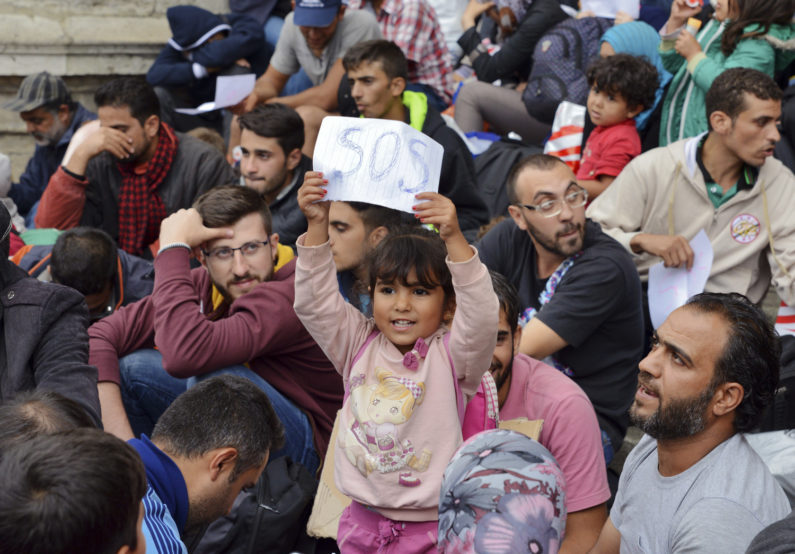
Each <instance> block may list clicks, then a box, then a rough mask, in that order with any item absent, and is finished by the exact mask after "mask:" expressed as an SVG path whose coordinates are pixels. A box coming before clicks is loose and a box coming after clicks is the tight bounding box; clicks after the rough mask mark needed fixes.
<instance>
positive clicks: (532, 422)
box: [499, 417, 544, 441]
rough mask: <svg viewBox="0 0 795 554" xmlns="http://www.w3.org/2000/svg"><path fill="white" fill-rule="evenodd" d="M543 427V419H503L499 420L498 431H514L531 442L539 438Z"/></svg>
mask: <svg viewBox="0 0 795 554" xmlns="http://www.w3.org/2000/svg"><path fill="white" fill-rule="evenodd" d="M543 426H544V420H543V419H527V418H526V417H518V418H516V419H503V420H500V427H499V428H500V429H507V430H508V431H516V432H517V433H521V434H523V435H525V436H528V437H530V438H531V439H533V440H536V441H537V440H538V437H540V436H541V429H542V427H543Z"/></svg>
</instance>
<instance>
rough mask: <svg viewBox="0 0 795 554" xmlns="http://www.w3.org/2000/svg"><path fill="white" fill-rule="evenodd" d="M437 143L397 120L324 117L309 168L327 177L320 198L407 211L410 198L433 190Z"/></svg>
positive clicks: (435, 188) (439, 157) (440, 152)
mask: <svg viewBox="0 0 795 554" xmlns="http://www.w3.org/2000/svg"><path fill="white" fill-rule="evenodd" d="M443 154H444V149H443V148H442V145H441V144H439V143H438V142H436V141H435V140H433V139H432V138H430V137H429V136H427V135H424V134H423V133H420V132H419V131H417V130H416V129H413V128H411V127H410V126H409V125H406V124H405V123H403V122H401V121H392V120H385V119H365V118H357V117H337V116H333V117H326V118H324V119H323V123H322V124H321V126H320V133H318V137H317V142H316V143H315V153H314V156H313V165H314V169H315V171H322V172H323V176H324V177H325V178H326V179H328V186H327V187H326V190H327V191H328V194H327V195H326V197H325V198H324V200H345V201H354V202H368V203H370V204H378V205H380V206H386V207H387V208H393V209H395V210H402V211H404V212H408V213H412V210H411V207H412V206H414V205H416V204H417V200H416V198H414V195H415V194H417V193H420V192H426V191H431V192H437V191H438V190H439V175H440V173H441V171H442V155H443Z"/></svg>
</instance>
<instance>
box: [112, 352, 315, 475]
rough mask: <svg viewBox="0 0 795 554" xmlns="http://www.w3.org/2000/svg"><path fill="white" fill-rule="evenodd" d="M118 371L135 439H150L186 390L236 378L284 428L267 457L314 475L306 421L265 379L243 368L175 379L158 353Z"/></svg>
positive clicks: (130, 360)
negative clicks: (258, 393)
mask: <svg viewBox="0 0 795 554" xmlns="http://www.w3.org/2000/svg"><path fill="white" fill-rule="evenodd" d="M119 370H120V372H121V384H122V386H121V389H122V400H123V401H124V409H125V410H126V411H127V417H128V419H129V420H130V425H131V426H132V429H133V432H134V433H135V436H136V437H137V436H140V435H141V433H146V434H147V435H151V433H152V429H153V428H154V425H155V422H157V419H158V418H159V417H160V415H161V414H162V413H163V412H164V411H165V410H166V408H168V406H169V404H171V402H173V401H174V399H175V398H176V397H177V396H179V395H180V394H181V393H183V392H185V390H186V389H187V388H188V387H189V386H192V385H194V384H196V383H197V382H199V381H201V380H203V379H208V378H210V377H214V376H216V375H223V374H232V375H239V376H241V377H245V378H246V379H248V380H249V381H251V382H253V383H254V384H255V385H257V387H259V388H260V389H261V390H262V391H263V392H264V393H265V394H266V395H267V396H268V399H269V400H270V401H271V405H272V406H273V410H274V411H275V412H276V416H277V417H278V418H279V421H281V422H282V425H284V441H285V442H284V447H283V448H281V449H280V450H277V451H275V452H271V454H270V457H271V458H273V459H276V458H278V457H280V456H283V455H288V456H290V458H292V459H293V460H294V461H296V462H299V463H301V464H303V466H304V467H306V468H307V469H308V470H309V471H310V472H311V473H314V472H315V471H317V468H318V465H319V464H320V459H319V457H318V454H317V452H316V451H315V445H314V440H313V439H314V435H313V433H312V426H311V424H310V423H309V418H308V417H307V416H306V414H304V413H303V412H302V411H301V409H300V408H298V407H297V406H296V405H295V404H293V403H292V402H291V401H290V400H288V399H287V398H286V397H285V396H284V395H282V394H281V393H280V392H279V391H277V390H276V389H275V388H273V387H272V386H271V385H270V384H269V383H268V382H267V381H265V379H263V378H262V377H260V376H259V375H257V374H256V373H254V372H253V371H251V370H250V369H248V368H247V367H245V366H242V365H239V366H231V367H227V368H223V369H219V370H217V371H213V372H210V373H207V374H205V375H202V376H200V377H191V378H189V379H178V378H176V377H172V376H171V375H169V374H168V373H167V372H166V371H165V370H164V369H163V358H162V356H161V354H160V352H158V351H157V350H149V349H145V350H138V351H136V352H133V353H132V354H129V355H127V356H125V357H124V358H122V359H121V360H119Z"/></svg>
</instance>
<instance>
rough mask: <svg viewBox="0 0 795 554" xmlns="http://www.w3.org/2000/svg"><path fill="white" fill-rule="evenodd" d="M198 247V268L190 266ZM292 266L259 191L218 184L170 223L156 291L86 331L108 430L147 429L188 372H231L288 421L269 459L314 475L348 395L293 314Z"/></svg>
mask: <svg viewBox="0 0 795 554" xmlns="http://www.w3.org/2000/svg"><path fill="white" fill-rule="evenodd" d="M191 252H196V253H197V254H198V258H199V261H200V263H201V265H202V267H200V268H196V269H193V270H191V268H190V255H191ZM294 271H295V259H294V255H293V252H292V250H291V249H290V248H288V247H284V246H282V245H280V244H279V235H278V234H276V233H272V223H271V215H270V211H269V209H268V205H267V202H266V201H265V200H264V198H263V197H262V196H261V195H260V194H259V193H258V192H257V191H255V190H254V189H251V188H247V187H241V186H223V187H216V188H214V189H212V190H210V191H208V192H207V193H205V194H204V195H202V196H201V197H199V199H198V200H197V201H196V203H195V204H194V206H193V208H191V209H189V210H180V211H178V212H176V213H174V214H172V215H171V216H169V217H168V218H166V219H165V220H163V223H162V225H161V227H160V250H159V252H158V254H157V257H156V258H155V285H154V291H153V292H152V295H151V296H148V297H146V298H144V299H143V300H141V301H140V302H137V303H135V304H132V305H130V306H128V307H125V308H122V309H120V310H119V311H118V312H116V313H114V314H113V315H111V316H109V317H107V318H106V319H104V320H102V321H100V322H98V323H97V324H95V325H94V326H92V327H91V329H89V337H90V343H89V348H90V350H89V359H90V363H92V364H94V365H96V366H97V368H98V369H99V396H100V404H101V407H102V421H103V424H104V426H105V429H106V430H107V431H109V432H111V433H113V434H115V435H117V436H119V437H121V438H123V439H130V438H133V436H136V437H137V436H139V435H140V434H141V433H145V434H148V433H149V432H150V431H151V429H152V427H153V425H154V422H155V421H157V418H158V417H159V416H160V414H161V413H162V412H163V411H165V409H166V408H167V407H168V405H169V404H170V403H171V401H173V400H174V398H176V397H177V396H178V395H179V393H181V392H183V391H184V390H185V389H186V387H187V386H188V385H189V384H190V383H191V382H192V380H194V379H204V378H206V377H208V376H211V375H217V374H218V373H234V374H237V375H242V376H244V377H246V378H248V379H250V380H251V381H253V382H254V384H256V385H257V386H259V387H260V388H261V389H262V390H263V391H265V393H266V394H267V395H268V398H269V399H270V401H271V404H272V405H273V407H274V410H275V411H276V415H277V416H278V417H279V419H280V420H281V422H282V424H283V425H284V427H285V439H286V440H285V446H284V448H283V449H281V450H280V451H278V452H274V453H273V455H272V456H271V457H272V458H274V459H275V458H278V457H279V456H281V455H283V454H287V455H289V456H290V457H291V458H292V459H293V460H294V461H296V462H299V463H301V464H303V465H304V466H305V467H306V468H307V469H308V470H309V471H310V472H314V471H315V470H316V469H317V467H318V464H319V460H320V459H321V458H322V457H323V456H324V454H325V450H326V446H327V444H328V440H329V436H330V434H331V428H332V425H333V423H334V416H335V414H336V411H337V410H338V409H339V408H340V406H341V405H342V393H343V391H342V381H341V379H340V377H339V375H338V374H337V372H336V371H335V370H334V368H333V366H332V365H331V363H330V362H329V361H328V359H327V358H326V357H325V355H324V354H323V352H322V351H321V350H320V348H319V347H318V346H317V344H316V343H315V342H314V340H313V339H312V338H311V337H310V336H309V334H308V333H307V332H306V330H305V329H304V327H303V325H301V323H300V321H299V320H298V318H297V316H296V315H295V311H294V310H293V298H294V287H293V281H294ZM155 347H156V348H157V350H153V348H155ZM189 378H190V379H189ZM198 416H200V414H197V417H198Z"/></svg>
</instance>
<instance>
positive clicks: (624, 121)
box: [577, 54, 658, 199]
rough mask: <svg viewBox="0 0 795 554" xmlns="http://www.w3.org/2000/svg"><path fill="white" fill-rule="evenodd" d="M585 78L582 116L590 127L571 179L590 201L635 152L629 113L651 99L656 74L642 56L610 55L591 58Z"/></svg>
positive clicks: (637, 146) (637, 149)
mask: <svg viewBox="0 0 795 554" xmlns="http://www.w3.org/2000/svg"><path fill="white" fill-rule="evenodd" d="M586 77H587V78H588V84H589V85H590V87H591V91H590V92H589V93H588V104H587V107H588V114H589V115H590V116H591V121H593V123H594V124H595V125H596V128H595V129H594V130H593V131H592V132H591V135H590V136H589V137H588V141H587V142H586V143H585V148H583V152H582V160H581V161H580V169H579V171H577V181H578V183H579V184H580V186H581V187H583V188H584V189H586V190H587V191H588V197H589V198H591V199H593V198H596V197H597V196H599V194H601V192H602V191H603V190H605V189H606V188H607V186H608V185H609V184H610V183H612V182H613V179H615V178H616V176H617V175H618V174H619V173H620V172H621V170H622V169H624V166H625V165H627V164H628V163H629V161H630V160H631V159H632V158H634V157H635V156H637V155H638V154H640V136H639V135H638V131H637V129H635V119H634V117H635V116H636V115H638V114H639V113H640V112H642V111H643V110H644V109H646V108H647V107H648V106H651V105H652V103H653V102H654V95H655V93H656V91H657V80H658V76H657V70H656V69H655V68H654V66H653V65H652V64H650V63H649V62H647V61H646V60H644V59H643V58H638V57H635V56H631V55H629V54H615V55H613V56H608V57H606V58H599V59H598V60H597V61H595V62H594V63H593V64H592V65H591V66H590V67H589V68H588V72H587V73H586Z"/></svg>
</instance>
